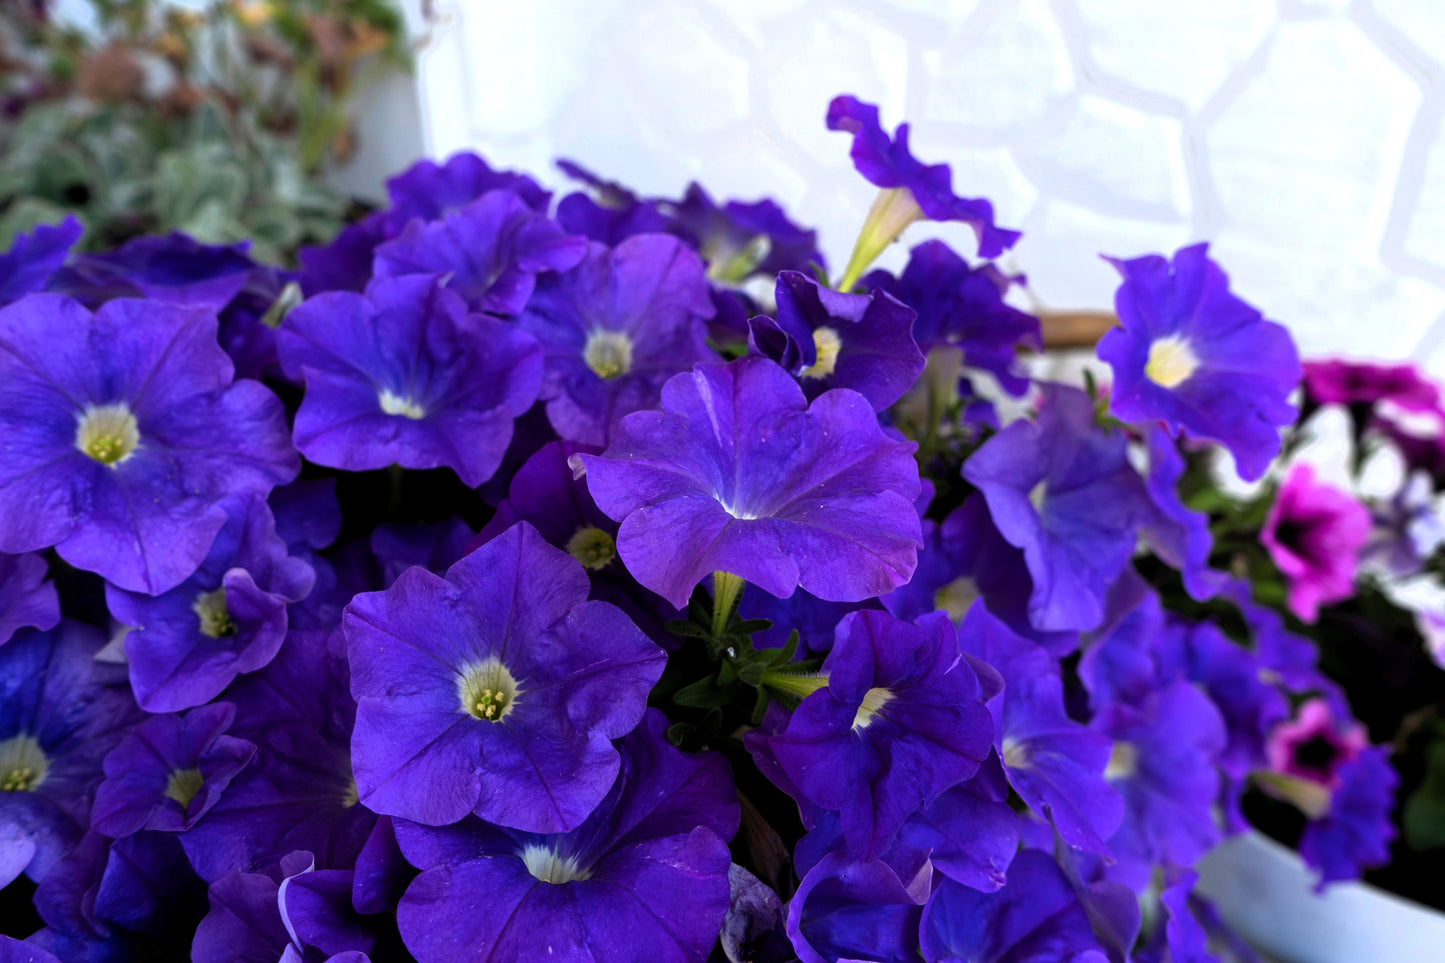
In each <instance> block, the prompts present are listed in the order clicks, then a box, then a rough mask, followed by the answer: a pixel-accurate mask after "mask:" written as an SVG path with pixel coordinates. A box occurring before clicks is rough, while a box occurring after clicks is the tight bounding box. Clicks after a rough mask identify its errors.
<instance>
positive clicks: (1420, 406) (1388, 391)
mask: <svg viewBox="0 0 1445 963" xmlns="http://www.w3.org/2000/svg"><path fill="white" fill-rule="evenodd" d="M1303 368H1304V389H1305V393H1306V394H1307V395H1309V397H1310V398H1311V399H1313V400H1314V401H1316V402H1318V403H1319V404H1322V405H1354V404H1363V405H1374V404H1375V403H1376V402H1380V401H1390V402H1393V403H1394V404H1396V405H1399V406H1400V407H1401V408H1404V409H1405V410H1406V411H1424V412H1430V411H1435V410H1437V409H1438V408H1439V406H1440V388H1439V387H1438V386H1437V385H1436V384H1435V383H1434V382H1432V381H1431V380H1430V379H1429V378H1426V377H1425V376H1424V375H1422V374H1421V373H1420V369H1419V368H1417V367H1415V365H1413V364H1410V363H1409V362H1405V363H1403V364H1376V363H1371V362H1368V361H1347V360H1345V359H1343V358H1329V359H1325V360H1321V361H1306V362H1304V366H1303Z"/></svg>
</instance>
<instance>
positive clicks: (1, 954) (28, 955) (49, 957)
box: [0, 934, 61, 963]
mask: <svg viewBox="0 0 1445 963" xmlns="http://www.w3.org/2000/svg"><path fill="white" fill-rule="evenodd" d="M0 963H61V960H60V959H59V957H57V956H56V955H55V954H54V953H51V952H50V951H49V950H47V949H45V948H44V947H42V946H36V945H35V944H34V943H32V942H30V941H28V940H25V941H22V940H17V939H14V938H13V937H9V936H5V935H4V934H0Z"/></svg>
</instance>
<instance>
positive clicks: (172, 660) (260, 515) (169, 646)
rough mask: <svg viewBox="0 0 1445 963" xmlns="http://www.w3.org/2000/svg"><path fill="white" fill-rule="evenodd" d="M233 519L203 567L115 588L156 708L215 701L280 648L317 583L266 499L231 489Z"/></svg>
mask: <svg viewBox="0 0 1445 963" xmlns="http://www.w3.org/2000/svg"><path fill="white" fill-rule="evenodd" d="M221 507H222V508H224V509H225V511H226V524H225V525H223V526H222V527H221V530H220V532H218V533H217V535H216V541H215V543H214V544H212V545H211V551H210V553H209V554H207V556H206V560H205V561H204V562H202V563H201V567H200V568H199V569H197V570H196V572H195V574H194V575H192V576H191V577H190V578H188V579H186V580H185V581H184V582H182V583H181V584H180V585H178V586H176V587H175V588H174V589H171V590H170V591H169V592H164V593H162V594H160V595H158V596H154V597H152V596H149V595H139V594H136V593H134V592H125V591H122V590H120V589H117V588H115V587H114V586H109V587H107V589H106V605H107V607H108V608H109V609H110V612H111V615H112V616H113V617H114V618H115V619H116V620H117V621H119V622H121V623H122V624H124V625H129V626H132V631H130V632H129V633H127V635H126V637H125V652H126V660H127V663H128V665H129V671H130V680H131V688H132V689H134V690H135V694H136V701H138V702H139V703H140V704H141V706H142V707H143V708H145V709H146V710H147V711H148V712H177V711H179V710H182V709H189V708H191V707H192V706H198V705H201V704H202V703H204V702H209V701H210V700H211V699H214V698H215V697H216V696H218V695H220V694H221V692H222V691H223V690H224V689H225V688H226V686H228V685H230V684H231V681H232V680H233V679H235V678H236V676H238V675H241V674H243V673H246V672H255V671H256V670H257V669H260V668H262V667H263V666H265V665H266V664H267V663H269V662H270V661H271V660H272V659H273V658H275V656H276V653H277V651H278V650H279V649H280V648H281V642H282V640H284V639H285V638H286V626H287V617H286V606H287V603H289V602H295V601H298V600H300V599H302V598H304V597H305V596H306V595H307V593H309V592H310V591H311V586H312V584H313V582H314V581H315V573H314V571H313V570H312V568H311V566H310V565H308V564H307V563H306V562H304V561H302V560H301V559H299V558H291V557H289V556H288V555H287V553H286V545H285V543H284V542H282V541H281V539H280V538H278V537H277V535H276V524H275V521H274V519H273V518H272V516H271V509H270V508H268V507H267V505H266V501H265V499H263V498H262V497H261V496H260V495H257V494H255V493H254V492H249V493H246V494H244V495H237V496H234V497H230V498H227V499H225V500H224V501H223V502H222V503H221Z"/></svg>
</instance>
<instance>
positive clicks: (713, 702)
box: [672, 676, 732, 709]
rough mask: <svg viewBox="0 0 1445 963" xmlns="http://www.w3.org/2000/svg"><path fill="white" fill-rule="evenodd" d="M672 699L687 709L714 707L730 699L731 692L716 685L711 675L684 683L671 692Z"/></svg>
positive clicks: (722, 704)
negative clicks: (689, 683) (687, 683)
mask: <svg viewBox="0 0 1445 963" xmlns="http://www.w3.org/2000/svg"><path fill="white" fill-rule="evenodd" d="M672 701H673V702H675V703H677V704H678V705H680V706H685V707H686V708H689V709H715V708H718V707H720V706H725V705H727V704H728V703H729V702H731V701H732V693H731V692H730V691H729V690H726V689H720V688H718V686H717V680H716V679H714V678H713V677H712V676H708V677H707V678H706V679H699V680H698V681H696V682H694V683H692V684H691V685H685V686H683V687H682V688H681V689H678V690H677V691H676V692H674V693H673V694H672Z"/></svg>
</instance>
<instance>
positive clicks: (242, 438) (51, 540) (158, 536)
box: [0, 294, 299, 594]
mask: <svg viewBox="0 0 1445 963" xmlns="http://www.w3.org/2000/svg"><path fill="white" fill-rule="evenodd" d="M232 370H233V369H232V366H231V361H230V359H229V358H227V357H226V354H225V352H223V351H222V350H221V348H220V346H219V345H218V344H217V343H216V320H215V316H214V315H212V314H209V313H208V312H206V311H204V310H200V309H195V308H186V307H177V306H174V305H167V304H162V303H158V302H154V301H136V300H120V301H111V302H110V303H108V304H106V305H105V306H103V307H102V308H101V309H100V310H99V311H97V312H96V313H95V314H91V313H90V312H89V311H86V310H85V309H84V308H83V307H81V306H80V305H79V304H77V303H76V302H74V301H72V300H70V299H68V298H63V297H59V296H57V295H49V294H32V295H29V296H27V297H25V298H23V299H22V300H20V301H17V302H15V303H14V304H12V305H10V306H9V307H7V308H3V309H0V455H3V458H0V551H4V552H26V551H33V550H35V549H40V548H46V547H48V546H51V545H54V546H55V547H56V551H57V552H59V554H60V557H61V558H63V559H65V560H66V561H68V562H70V563H71V564H72V565H75V566H76V567H78V568H84V569H87V570H90V571H93V572H97V573H98V574H100V575H101V576H102V577H104V578H105V579H106V580H107V581H109V582H112V583H114V584H115V585H117V586H119V587H120V588H123V589H126V590H128V591H132V592H149V593H152V594H154V593H158V592H164V591H166V590H167V589H170V588H172V587H174V586H175V585H177V584H179V583H180V582H181V581H183V580H184V579H185V578H186V577H188V576H189V575H190V574H191V573H192V572H194V571H195V570H196V567H197V566H198V565H200V564H201V561H202V560H203V559H204V558H205V557H206V553H207V551H209V549H210V547H211V542H212V541H213V540H214V539H215V537H216V533H217V532H218V531H219V530H220V528H221V526H222V525H223V524H224V523H225V520H226V513H225V512H224V511H223V510H222V509H221V507H220V506H219V504H218V502H219V501H220V499H221V498H222V496H224V495H225V494H227V493H231V492H241V491H248V490H249V491H256V492H259V493H261V494H265V493H266V492H268V491H270V490H271V488H272V487H273V486H275V485H277V484H280V483H282V482H286V481H289V480H290V479H291V478H293V477H294V476H295V474H296V472H297V470H298V468H299V460H298V459H297V457H296V452H295V451H294V450H293V449H292V447H291V445H290V442H289V439H288V437H287V431H286V422H285V418H284V414H283V412H282V408H281V403H280V401H279V400H277V398H276V396H275V395H273V394H272V393H271V392H270V390H269V389H267V388H266V387H265V386H263V385H261V384H259V383H258V382H254V381H237V382H234V383H232V380H231V375H232Z"/></svg>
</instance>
